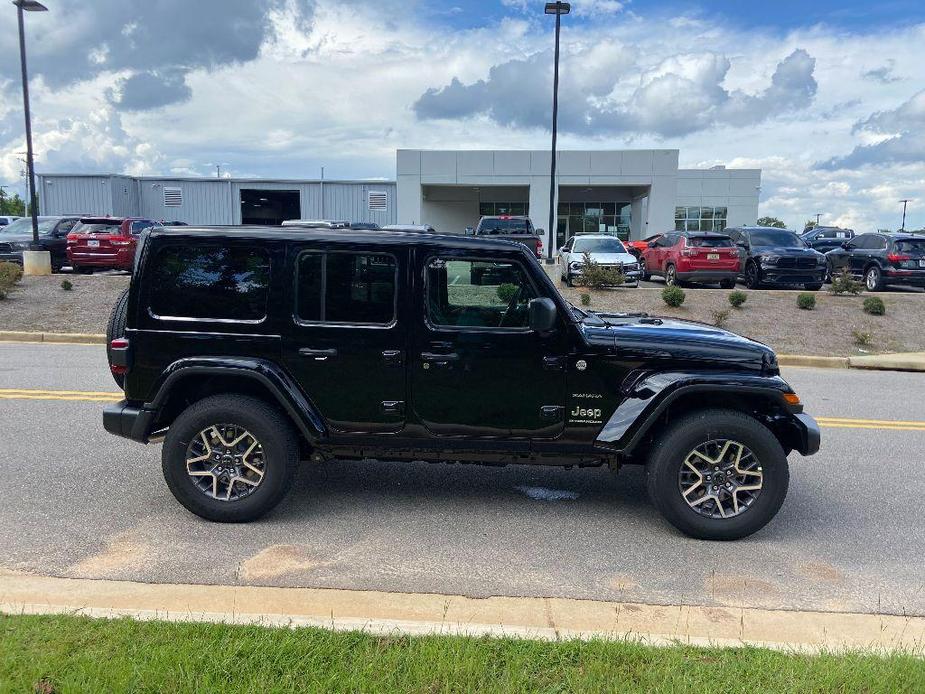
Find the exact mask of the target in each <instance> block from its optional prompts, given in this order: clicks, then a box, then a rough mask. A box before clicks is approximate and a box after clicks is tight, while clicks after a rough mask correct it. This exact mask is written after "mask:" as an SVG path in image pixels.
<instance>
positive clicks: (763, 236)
mask: <svg viewBox="0 0 925 694" xmlns="http://www.w3.org/2000/svg"><path fill="white" fill-rule="evenodd" d="M748 238H749V241H750V242H751V244H752V245H753V246H780V247H783V248H805V247H806V244H805V243H804V242H803V241H802V240H801V239H800V237H798V236H797V235H796V234H794V233H793V232H792V231H785V230H783V229H782V230H780V231H776V230H774V229H762V230H761V231H752V232H749V234H748Z"/></svg>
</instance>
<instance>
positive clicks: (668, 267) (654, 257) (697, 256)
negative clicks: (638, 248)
mask: <svg viewBox="0 0 925 694" xmlns="http://www.w3.org/2000/svg"><path fill="white" fill-rule="evenodd" d="M639 264H640V269H641V270H642V278H643V279H644V280H647V279H649V277H650V276H651V275H661V276H662V277H664V278H665V284H681V283H682V282H703V283H712V282H719V285H720V286H721V287H722V288H723V289H732V288H733V287H734V286H735V283H736V276H737V275H738V272H739V249H738V248H736V247H735V245H734V244H733V243H732V239H731V238H729V237H728V236H726V235H724V234H711V233H707V232H704V233H699V232H696V231H674V232H669V233H667V234H663V235H662V236H659V237H658V238H657V239H655V240H654V241H651V242H650V243H649V244H648V245H647V246H646V249H645V250H644V251H643V252H642V258H640V260H639Z"/></svg>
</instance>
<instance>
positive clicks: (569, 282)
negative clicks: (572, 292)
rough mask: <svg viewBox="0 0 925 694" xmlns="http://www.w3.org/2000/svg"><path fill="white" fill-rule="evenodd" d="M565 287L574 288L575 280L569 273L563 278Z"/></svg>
mask: <svg viewBox="0 0 925 694" xmlns="http://www.w3.org/2000/svg"><path fill="white" fill-rule="evenodd" d="M565 286H566V287H574V286H575V280H574V279H573V278H572V274H571V273H569V274H567V275H566V276H565Z"/></svg>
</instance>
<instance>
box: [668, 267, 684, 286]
mask: <svg viewBox="0 0 925 694" xmlns="http://www.w3.org/2000/svg"><path fill="white" fill-rule="evenodd" d="M665 284H666V285H667V286H669V287H674V286H681V283H680V282H679V281H678V271H677V270H675V269H674V265H667V266H665Z"/></svg>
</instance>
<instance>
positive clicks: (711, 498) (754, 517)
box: [646, 410, 790, 540]
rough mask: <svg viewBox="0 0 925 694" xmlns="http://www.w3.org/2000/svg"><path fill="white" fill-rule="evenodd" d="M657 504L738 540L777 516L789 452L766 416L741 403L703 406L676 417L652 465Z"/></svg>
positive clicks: (693, 529) (685, 521) (681, 521)
mask: <svg viewBox="0 0 925 694" xmlns="http://www.w3.org/2000/svg"><path fill="white" fill-rule="evenodd" d="M646 475H647V478H646V485H647V488H648V492H649V497H650V498H651V500H652V503H653V505H654V506H655V507H656V508H657V509H658V510H659V512H661V514H662V515H663V516H664V517H665V519H666V520H667V521H668V522H669V523H671V524H672V525H674V526H675V527H676V528H677V529H678V530H680V531H681V532H683V533H685V534H686V535H690V536H691V537H695V538H698V539H701V540H737V539H739V538H742V537H746V536H748V535H751V534H752V533H754V532H756V531H758V530H760V529H761V528H763V527H764V526H765V525H767V523H768V522H769V521H770V520H771V519H772V518H774V516H775V515H776V514H777V512H778V510H779V509H780V507H781V504H783V502H784V497H785V496H786V495H787V486H788V484H789V481H790V472H789V467H788V465H787V456H786V455H785V453H784V450H783V448H781V445H780V443H779V442H778V440H777V439H776V438H775V436H774V434H772V433H771V431H770V430H769V429H768V428H767V427H765V426H764V425H763V424H761V422H759V421H758V420H756V419H755V418H753V417H750V416H749V415H746V414H743V413H741V412H737V411H735V410H701V411H697V412H693V413H691V414H688V415H686V416H684V417H682V418H680V419H678V420H676V421H675V422H674V423H673V424H672V425H671V426H670V427H669V428H668V429H667V430H666V431H665V432H663V433H662V434H661V435H660V436H659V437H658V441H657V443H656V444H655V445H654V446H653V448H652V451H651V454H650V456H649V460H648V463H647V465H646Z"/></svg>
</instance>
